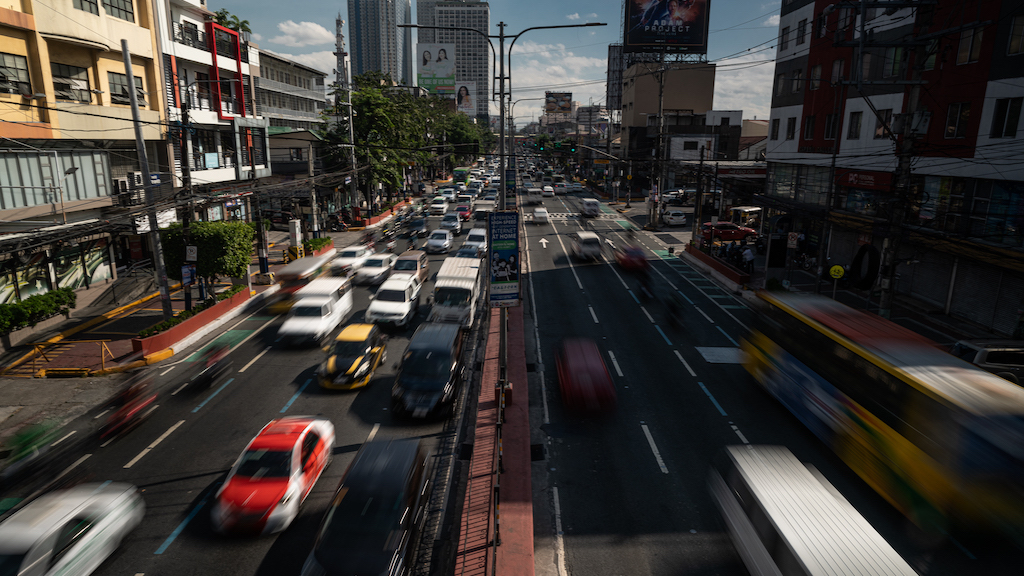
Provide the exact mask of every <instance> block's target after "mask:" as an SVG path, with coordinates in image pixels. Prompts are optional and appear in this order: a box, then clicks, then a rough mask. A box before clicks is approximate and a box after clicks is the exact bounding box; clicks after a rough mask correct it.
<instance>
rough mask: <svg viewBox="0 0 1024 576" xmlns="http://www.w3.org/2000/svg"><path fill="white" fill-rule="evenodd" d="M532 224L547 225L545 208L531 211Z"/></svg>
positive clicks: (546, 210)
mask: <svg viewBox="0 0 1024 576" xmlns="http://www.w3.org/2000/svg"><path fill="white" fill-rule="evenodd" d="M533 223H534V224H547V223H548V209H547V208H534V209H533Z"/></svg>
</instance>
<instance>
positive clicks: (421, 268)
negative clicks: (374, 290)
mask: <svg viewBox="0 0 1024 576" xmlns="http://www.w3.org/2000/svg"><path fill="white" fill-rule="evenodd" d="M403 274H404V275H406V276H415V277H416V278H418V279H419V281H420V284H423V283H424V282H426V281H427V277H428V276H429V275H430V268H429V264H428V262H427V253H426V252H424V251H422V250H407V251H405V252H402V253H401V254H399V255H398V260H396V261H395V267H394V268H392V269H391V276H388V278H395V277H398V276H402V275H403Z"/></svg>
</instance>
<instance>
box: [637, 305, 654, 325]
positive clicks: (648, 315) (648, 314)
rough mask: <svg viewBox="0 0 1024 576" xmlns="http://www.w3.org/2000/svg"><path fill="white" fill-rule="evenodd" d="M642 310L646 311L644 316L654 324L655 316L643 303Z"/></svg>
mask: <svg viewBox="0 0 1024 576" xmlns="http://www.w3.org/2000/svg"><path fill="white" fill-rule="evenodd" d="M640 310H641V311H642V312H643V313H644V316H647V319H648V320H650V321H651V324H654V317H653V316H651V313H650V312H648V311H647V308H644V307H643V305H641V306H640Z"/></svg>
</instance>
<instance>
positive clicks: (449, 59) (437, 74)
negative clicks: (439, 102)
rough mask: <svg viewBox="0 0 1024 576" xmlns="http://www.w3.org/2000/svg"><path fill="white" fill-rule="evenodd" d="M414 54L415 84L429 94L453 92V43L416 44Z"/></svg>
mask: <svg viewBox="0 0 1024 576" xmlns="http://www.w3.org/2000/svg"><path fill="white" fill-rule="evenodd" d="M416 54H417V58H416V62H417V65H416V85H417V86H419V87H420V88H424V89H426V90H427V91H428V92H430V93H431V94H454V93H455V44H417V45H416Z"/></svg>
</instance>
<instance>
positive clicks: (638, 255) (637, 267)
mask: <svg viewBox="0 0 1024 576" xmlns="http://www.w3.org/2000/svg"><path fill="white" fill-rule="evenodd" d="M614 252H615V261H616V262H618V264H619V266H622V269H623V270H625V271H627V272H643V271H644V270H646V269H647V268H648V266H650V264H648V262H647V255H646V254H644V249H643V248H641V247H639V246H623V247H622V248H616V249H615V251H614Z"/></svg>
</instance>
